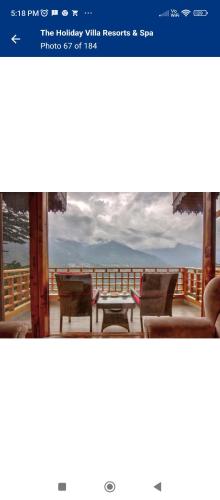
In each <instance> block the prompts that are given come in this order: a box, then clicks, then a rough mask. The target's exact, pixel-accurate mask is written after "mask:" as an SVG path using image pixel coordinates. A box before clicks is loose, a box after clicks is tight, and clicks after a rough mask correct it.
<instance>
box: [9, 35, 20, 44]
mask: <svg viewBox="0 0 220 500" xmlns="http://www.w3.org/2000/svg"><path fill="white" fill-rule="evenodd" d="M11 40H12V42H14V43H15V44H16V43H17V42H19V40H20V38H19V37H17V35H14V36H13V37H12V38H11Z"/></svg>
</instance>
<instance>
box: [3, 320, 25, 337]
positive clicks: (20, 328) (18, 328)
mask: <svg viewBox="0 0 220 500" xmlns="http://www.w3.org/2000/svg"><path fill="white" fill-rule="evenodd" d="M28 329H29V327H28V325H27V324H26V323H23V322H22V321H0V338H2V339H10V338H22V337H23V338H24V337H26V334H27V332H28Z"/></svg>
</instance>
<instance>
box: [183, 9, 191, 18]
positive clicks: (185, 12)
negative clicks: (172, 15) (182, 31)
mask: <svg viewBox="0 0 220 500" xmlns="http://www.w3.org/2000/svg"><path fill="white" fill-rule="evenodd" d="M181 12H182V14H183V16H185V17H188V16H189V15H190V14H191V10H189V9H183V10H181Z"/></svg>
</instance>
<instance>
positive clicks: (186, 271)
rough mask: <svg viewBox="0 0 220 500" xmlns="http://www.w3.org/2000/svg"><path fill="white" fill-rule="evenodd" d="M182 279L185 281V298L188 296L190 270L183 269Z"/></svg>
mask: <svg viewBox="0 0 220 500" xmlns="http://www.w3.org/2000/svg"><path fill="white" fill-rule="evenodd" d="M182 279H183V285H182V286H183V296H184V298H185V297H186V296H187V289H188V270H187V269H186V268H185V267H184V268H183V269H182Z"/></svg>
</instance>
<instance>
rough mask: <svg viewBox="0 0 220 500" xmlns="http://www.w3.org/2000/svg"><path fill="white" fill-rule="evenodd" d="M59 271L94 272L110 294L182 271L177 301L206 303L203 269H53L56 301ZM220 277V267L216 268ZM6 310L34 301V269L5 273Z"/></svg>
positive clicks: (98, 284) (95, 280) (51, 288)
mask: <svg viewBox="0 0 220 500" xmlns="http://www.w3.org/2000/svg"><path fill="white" fill-rule="evenodd" d="M57 272H84V273H91V274H92V279H93V286H94V288H99V289H101V290H107V291H118V292H120V291H127V290H128V291H129V290H130V288H136V289H137V290H139V289H140V278H141V275H142V274H143V273H144V272H163V273H166V272H178V282H177V286H176V290H175V294H174V298H183V299H185V300H188V301H191V302H193V303H194V304H197V305H200V304H201V301H202V270H201V269H199V268H176V267H174V268H170V267H169V268H168V267H167V268H118V267H114V268H113V267H102V268H97V267H74V268H69V267H65V268H51V269H49V291H50V296H51V298H56V296H57V294H58V292H57V285H56V277H55V274H56V273H57ZM216 274H217V275H220V268H219V267H218V268H217V269H216ZM4 289H5V311H6V313H11V312H13V311H14V312H15V313H17V312H18V310H19V308H21V306H23V305H25V304H28V303H29V302H30V270H29V268H25V269H9V270H5V271H4Z"/></svg>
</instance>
